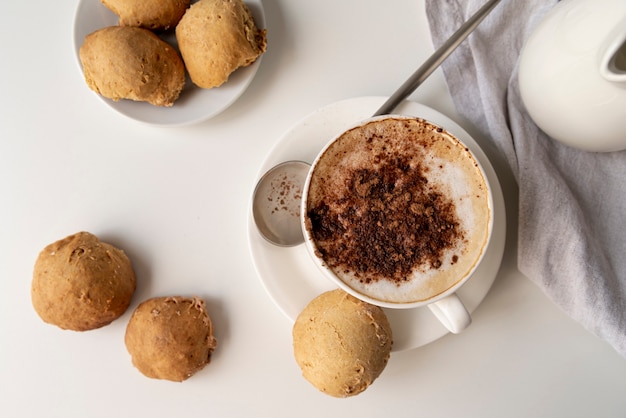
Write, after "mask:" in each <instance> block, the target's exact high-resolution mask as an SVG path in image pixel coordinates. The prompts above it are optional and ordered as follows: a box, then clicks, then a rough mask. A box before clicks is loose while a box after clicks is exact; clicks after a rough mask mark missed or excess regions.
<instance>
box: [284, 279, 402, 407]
mask: <svg viewBox="0 0 626 418" xmlns="http://www.w3.org/2000/svg"><path fill="white" fill-rule="evenodd" d="M391 346H392V334H391V326H390V325H389V321H388V320H387V316H386V315H385V312H384V311H383V310H382V309H381V308H380V307H378V306H374V305H371V304H369V303H366V302H362V301H360V300H358V299H356V298H354V297H353V296H351V295H349V294H347V293H346V292H344V291H343V290H339V289H337V290H332V291H329V292H326V293H323V294H321V295H320V296H318V297H316V298H315V299H313V300H312V301H311V302H310V303H309V304H308V305H307V306H306V307H305V308H304V310H303V311H302V312H301V313H300V315H299V316H298V318H297V319H296V322H295V324H294V326H293V350H294V356H295V358H296V362H297V363H298V366H300V369H301V370H302V375H303V376H304V377H305V379H306V380H308V381H309V382H310V383H311V384H313V386H315V387H316V388H318V389H319V390H320V391H322V392H324V393H326V394H328V395H331V396H334V397H338V398H345V397H348V396H354V395H358V394H359V393H361V392H363V391H364V390H365V389H367V388H368V387H369V386H370V385H371V384H372V382H373V381H374V380H375V379H376V378H377V377H378V376H379V375H380V374H381V373H382V371H383V370H384V368H385V366H386V365H387V362H388V360H389V357H390V354H391Z"/></svg>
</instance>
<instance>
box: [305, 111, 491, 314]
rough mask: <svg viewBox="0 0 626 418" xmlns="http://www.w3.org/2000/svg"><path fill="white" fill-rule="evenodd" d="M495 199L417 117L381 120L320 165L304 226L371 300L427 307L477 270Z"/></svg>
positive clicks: (446, 138) (352, 134)
mask: <svg viewBox="0 0 626 418" xmlns="http://www.w3.org/2000/svg"><path fill="white" fill-rule="evenodd" d="M490 218H491V209H490V198H489V190H488V185H487V183H486V179H485V177H484V175H483V172H482V170H481V168H480V166H479V164H478V163H477V162H476V160H475V159H474V157H473V156H472V154H471V152H470V151H469V150H468V149H467V148H466V147H465V145H463V144H462V143H460V142H459V141H458V140H457V139H456V138H454V137H453V136H451V135H450V134H448V133H447V132H446V131H444V130H442V129H441V128H439V127H437V126H435V125H433V124H431V123H429V122H426V121H423V120H421V119H417V118H402V117H387V118H381V119H375V120H372V121H369V122H366V123H365V124H363V125H361V126H358V127H355V128H353V129H350V130H348V131H347V132H345V133H344V134H342V135H341V136H340V137H339V138H337V139H336V140H335V141H334V142H333V143H332V144H331V145H329V147H328V148H327V149H326V150H325V151H324V152H323V154H322V155H321V156H320V157H319V158H318V160H317V162H316V163H315V165H314V167H313V172H312V174H311V176H310V179H309V185H308V190H307V195H306V208H305V213H304V222H305V228H306V230H307V233H308V234H309V235H310V236H311V238H312V240H313V245H314V247H315V253H316V255H317V256H318V257H320V258H321V259H322V260H323V263H324V264H325V265H326V267H328V268H329V269H330V270H332V272H333V273H334V274H335V275H336V276H338V277H339V278H340V279H341V280H342V281H343V282H344V283H345V284H347V285H348V286H349V287H350V288H352V289H354V290H356V291H357V292H358V293H360V294H362V295H365V296H367V297H369V298H371V299H373V300H375V301H382V302H387V303H413V302H420V301H428V300H429V299H431V298H433V297H435V296H437V295H439V294H441V293H444V292H445V291H446V290H448V289H450V288H451V287H453V286H454V285H455V284H456V283H458V282H459V281H461V280H462V279H464V278H465V277H466V276H467V275H468V274H469V273H470V272H471V271H472V269H473V268H474V267H475V265H476V264H477V263H478V261H479V260H480V258H481V255H482V253H483V252H484V249H485V247H486V245H487V241H488V237H489V232H490Z"/></svg>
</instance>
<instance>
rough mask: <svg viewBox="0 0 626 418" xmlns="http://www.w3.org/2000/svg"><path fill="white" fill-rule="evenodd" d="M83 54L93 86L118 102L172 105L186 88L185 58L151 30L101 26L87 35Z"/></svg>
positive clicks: (88, 76) (82, 49)
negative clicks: (128, 100)
mask: <svg viewBox="0 0 626 418" xmlns="http://www.w3.org/2000/svg"><path fill="white" fill-rule="evenodd" d="M79 56H80V61H81V63H82V65H83V72H84V75H85V82H86V83H87V85H88V86H89V88H90V89H92V90H93V91H95V92H96V93H98V94H101V95H102V96H104V97H108V98H109V99H112V100H115V101H118V100H120V99H130V100H136V101H143V102H148V103H150V104H153V105H155V106H172V105H173V104H174V102H175V101H176V99H178V97H179V96H180V93H181V92H182V90H183V88H184V87H185V66H184V64H183V61H182V59H181V58H180V56H179V55H178V53H177V52H176V51H175V50H174V48H173V47H172V46H170V45H169V44H168V43H167V42H165V41H163V40H162V39H161V38H159V37H158V36H157V35H155V34H154V33H152V32H151V31H149V30H148V29H143V28H137V27H130V26H109V27H106V28H102V29H99V30H97V31H95V32H93V33H91V34H89V35H87V36H86V37H85V42H84V43H83V45H82V46H81V48H80V52H79Z"/></svg>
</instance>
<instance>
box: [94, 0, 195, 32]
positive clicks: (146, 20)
mask: <svg viewBox="0 0 626 418" xmlns="http://www.w3.org/2000/svg"><path fill="white" fill-rule="evenodd" d="M190 2H191V1H190V0H141V1H138V0H102V4H104V5H105V6H106V7H108V8H109V9H110V10H111V11H112V12H113V13H115V14H116V15H117V16H118V17H119V18H120V19H119V24H120V26H139V27H142V28H146V29H152V30H161V29H163V30H165V29H169V28H173V27H175V26H176V24H177V23H178V22H179V21H180V18H181V17H183V15H184V14H185V10H187V8H188V7H189V3H190Z"/></svg>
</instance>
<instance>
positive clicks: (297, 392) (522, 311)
mask: <svg viewBox="0 0 626 418" xmlns="http://www.w3.org/2000/svg"><path fill="white" fill-rule="evenodd" d="M94 1H97V0H94ZM77 4H78V1H77V0H71V1H70V0H66V1H43V0H35V1H30V2H18V1H12V2H7V3H6V4H3V19H2V20H3V22H2V25H0V33H1V34H2V36H0V46H1V48H0V51H1V52H2V65H0V91H1V92H2V95H3V98H2V101H1V102H0V195H1V196H2V204H1V205H0V222H2V225H1V227H0V254H1V257H2V258H1V260H0V280H1V281H0V289H1V291H0V309H1V310H2V311H1V315H0V333H1V334H2V342H0V415H1V416H3V417H22V416H24V417H27V416H37V417H122V416H128V417H131V416H132V417H142V416H153V417H159V416H163V417H165V416H180V415H184V416H211V417H262V416H263V417H299V416H302V417H307V416H381V415H383V414H384V416H388V417H393V416H426V417H450V416H465V417H589V416H595V417H622V416H625V415H624V414H626V395H625V394H626V359H624V358H622V357H620V356H619V355H618V354H616V352H615V351H614V350H613V349H612V348H611V347H610V346H609V345H608V344H606V343H605V342H603V341H601V340H599V339H598V338H596V337H595V336H593V335H592V334H590V333H588V332H587V331H585V330H584V329H583V328H582V327H581V326H580V325H579V324H577V323H575V322H574V321H573V320H571V319H570V318H569V317H567V316H566V315H564V314H563V313H562V312H561V311H560V310H559V308H558V307H556V306H555V305H554V304H552V303H551V302H550V301H549V300H548V299H547V298H546V297H545V296H544V294H543V293H542V292H541V291H540V290H539V289H538V288H537V287H536V286H535V285H534V284H532V282H531V281H529V280H528V279H527V278H525V277H523V276H522V275H521V274H520V273H519V272H518V271H517V269H516V256H515V242H516V222H515V218H516V191H515V185H514V183H513V181H512V180H511V177H510V175H508V173H507V172H506V170H504V169H503V165H502V163H501V162H500V161H499V160H498V158H497V155H495V154H493V153H492V154H490V155H491V156H492V157H493V160H492V161H493V164H494V166H495V167H496V171H498V174H499V176H500V181H501V183H502V186H503V189H504V194H505V200H506V203H507V210H508V225H507V226H508V235H507V245H506V248H505V256H504V260H503V263H502V267H501V271H500V273H499V275H498V277H497V279H496V281H495V283H494V285H493V287H492V289H491V292H490V293H489V294H488V295H487V297H486V299H485V300H484V302H483V303H482V305H481V306H480V307H479V308H478V309H477V310H476V312H475V314H474V323H473V324H472V325H471V327H470V328H469V329H467V330H466V331H465V332H464V333H462V334H460V335H448V336H445V337H444V338H442V339H440V340H438V341H436V342H434V343H432V344H429V345H427V346H424V347H421V348H418V349H414V350H410V351H405V352H400V353H394V354H393V355H392V358H391V360H390V362H389V364H388V366H387V368H386V369H385V371H384V372H383V374H382V375H381V376H380V378H379V379H378V380H377V381H375V383H374V384H373V385H372V386H371V387H370V388H369V389H368V390H367V391H365V392H364V393H362V394H360V395H358V396H356V397H353V398H349V399H335V398H331V397H329V396H326V395H324V394H322V393H321V392H318V391H317V390H316V389H315V388H313V387H312V386H311V385H310V384H309V383H308V382H306V381H305V380H304V379H303V378H302V377H301V375H300V371H299V369H298V367H297V365H296V363H295V361H294V359H293V355H292V351H291V323H290V322H289V321H288V320H287V319H286V318H285V317H284V316H283V315H282V314H281V312H280V311H279V310H278V308H277V307H276V306H275V305H274V304H273V303H272V301H271V300H270V298H269V297H268V296H267V294H266V293H265V291H264V289H263V287H262V284H261V282H260V280H259V278H258V277H257V275H256V273H255V270H254V268H253V264H252V261H251V256H250V254H249V252H248V246H247V232H246V231H247V229H246V219H247V210H248V200H249V197H250V194H251V190H252V188H253V186H254V180H255V178H256V177H257V174H258V170H259V168H260V166H261V164H262V163H263V161H264V159H265V157H266V155H267V153H268V151H269V150H270V148H271V147H272V146H273V144H274V143H275V142H276V141H277V140H278V138H280V137H281V136H282V135H283V134H284V133H285V132H286V131H287V130H288V129H289V128H290V127H291V126H292V125H294V124H295V123H296V122H297V121H299V120H300V119H302V118H303V117H304V116H306V115H307V114H309V113H311V112H312V111H314V110H315V109H317V108H319V107H322V106H324V105H327V104H329V103H332V102H335V101H338V100H341V99H346V98H351V97H358V96H369V95H388V94H391V92H392V91H393V90H394V89H395V88H396V87H397V86H399V85H400V84H401V83H402V82H403V81H404V79H405V78H406V77H407V76H408V75H409V74H410V73H412V72H413V70H414V69H415V68H416V67H417V66H418V65H419V64H420V63H421V62H422V61H423V60H424V59H426V57H427V56H428V55H429V54H430V53H431V52H432V43H431V41H430V37H429V32H428V27H427V22H426V19H425V15H424V2H423V1H420V0H412V1H409V0H393V1H389V2H387V1H385V2H383V1H362V0H342V1H328V0H318V1H306V2H305V1H287V0H282V1H279V0H265V2H264V8H265V13H266V20H267V28H268V33H269V35H268V36H269V48H268V51H267V53H266V55H265V56H264V58H263V61H262V64H261V66H260V69H259V71H258V73H257V76H256V78H255V79H254V81H253V82H252V84H251V85H250V87H249V89H248V90H247V91H246V92H245V93H244V95H243V96H242V97H241V98H240V99H239V100H238V101H237V102H236V103H234V104H233V105H232V106H231V107H230V108H228V109H227V110H226V111H224V112H223V113H221V114H220V115H218V116H216V117H214V118H213V119H210V120H208V121H206V122H203V123H201V124H198V125H194V126H191V127H184V128H156V127H152V126H147V125H143V124H140V123H137V122H135V121H132V120H129V119H127V118H125V117H123V116H121V115H119V114H117V113H115V112H113V111H112V110H110V109H109V108H108V107H107V106H106V105H105V104H104V103H103V102H102V101H100V100H99V99H97V98H96V97H95V95H94V94H93V93H92V92H91V91H90V90H88V88H87V87H86V85H85V83H84V82H83V80H82V76H81V73H80V72H79V68H78V65H77V61H76V59H75V56H74V51H73V46H72V28H73V19H74V14H75V10H76V6H77ZM411 99H412V100H415V101H418V102H421V103H424V104H426V105H429V106H431V107H433V108H435V109H437V110H439V111H441V112H443V113H445V114H447V115H449V116H450V117H451V118H453V119H454V120H456V121H457V122H458V123H460V124H461V125H463V126H464V127H465V128H466V129H467V130H469V131H470V132H472V127H471V126H470V125H468V124H467V123H466V122H465V121H462V120H460V119H459V118H458V116H457V115H456V114H455V111H454V107H453V105H452V102H451V101H450V98H449V95H448V93H447V90H446V87H445V83H444V80H443V77H442V74H441V71H437V72H436V73H435V74H433V75H432V76H431V78H429V79H428V80H427V81H426V83H425V84H424V85H423V86H422V87H420V88H419V89H418V91H416V92H415V93H414V94H413V95H412V96H411ZM476 139H477V141H479V142H480V141H481V139H480V138H476ZM482 143H483V144H484V141H483V142H482ZM486 151H488V153H489V152H490V151H489V150H488V149H487V150H486ZM80 230H88V231H91V232H93V233H95V234H97V235H99V236H101V237H102V238H103V239H106V240H108V241H109V242H112V243H114V244H116V245H118V246H120V247H122V248H124V249H125V250H126V252H127V253H128V254H129V255H130V257H131V259H132V261H133V263H134V266H135V269H136V272H137V275H138V288H137V292H136V294H135V296H134V299H133V303H132V305H131V309H129V310H128V311H127V312H126V313H125V314H124V316H122V317H121V318H120V319H118V320H117V321H115V322H113V323H112V324H111V325H109V326H107V327H104V328H101V329H99V330H95V331H90V332H85V333H76V332H71V331H62V330H60V329H58V328H56V327H53V326H50V325H47V324H44V323H43V322H42V321H41V320H40V319H39V317H38V316H37V315H36V313H35V311H34V310H33V308H32V306H31V302H30V283H31V275H32V268H33V263H34V261H35V258H36V256H37V254H38V252H39V251H40V250H41V249H42V248H43V247H44V246H45V245H47V244H49V243H51V242H53V241H55V240H57V239H60V238H62V237H64V236H66V235H69V234H71V233H74V232H77V231H80ZM170 294H185V295H193V294H198V295H200V296H202V297H204V298H205V299H206V300H207V302H208V307H209V312H210V314H211V316H212V317H213V320H214V324H215V328H216V336H217V338H218V340H219V347H218V349H217V350H216V351H215V353H214V356H213V359H212V362H211V364H210V365H208V366H207V367H206V368H205V369H204V370H202V371H201V372H199V373H198V374H196V375H195V376H193V377H192V378H191V379H189V380H187V381H186V382H183V383H172V382H166V381H157V380H151V379H148V378H146V377H144V376H143V375H141V374H140V373H139V372H138V371H137V370H136V369H135V368H133V366H132V365H131V362H130V356H129V355H128V353H127V352H126V349H125V347H124V343H123V334H124V331H125V327H126V323H127V321H128V319H129V316H130V313H131V311H132V309H134V308H135V307H136V306H137V305H138V303H139V302H140V301H142V300H145V299H146V298H148V297H152V296H160V295H170Z"/></svg>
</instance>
